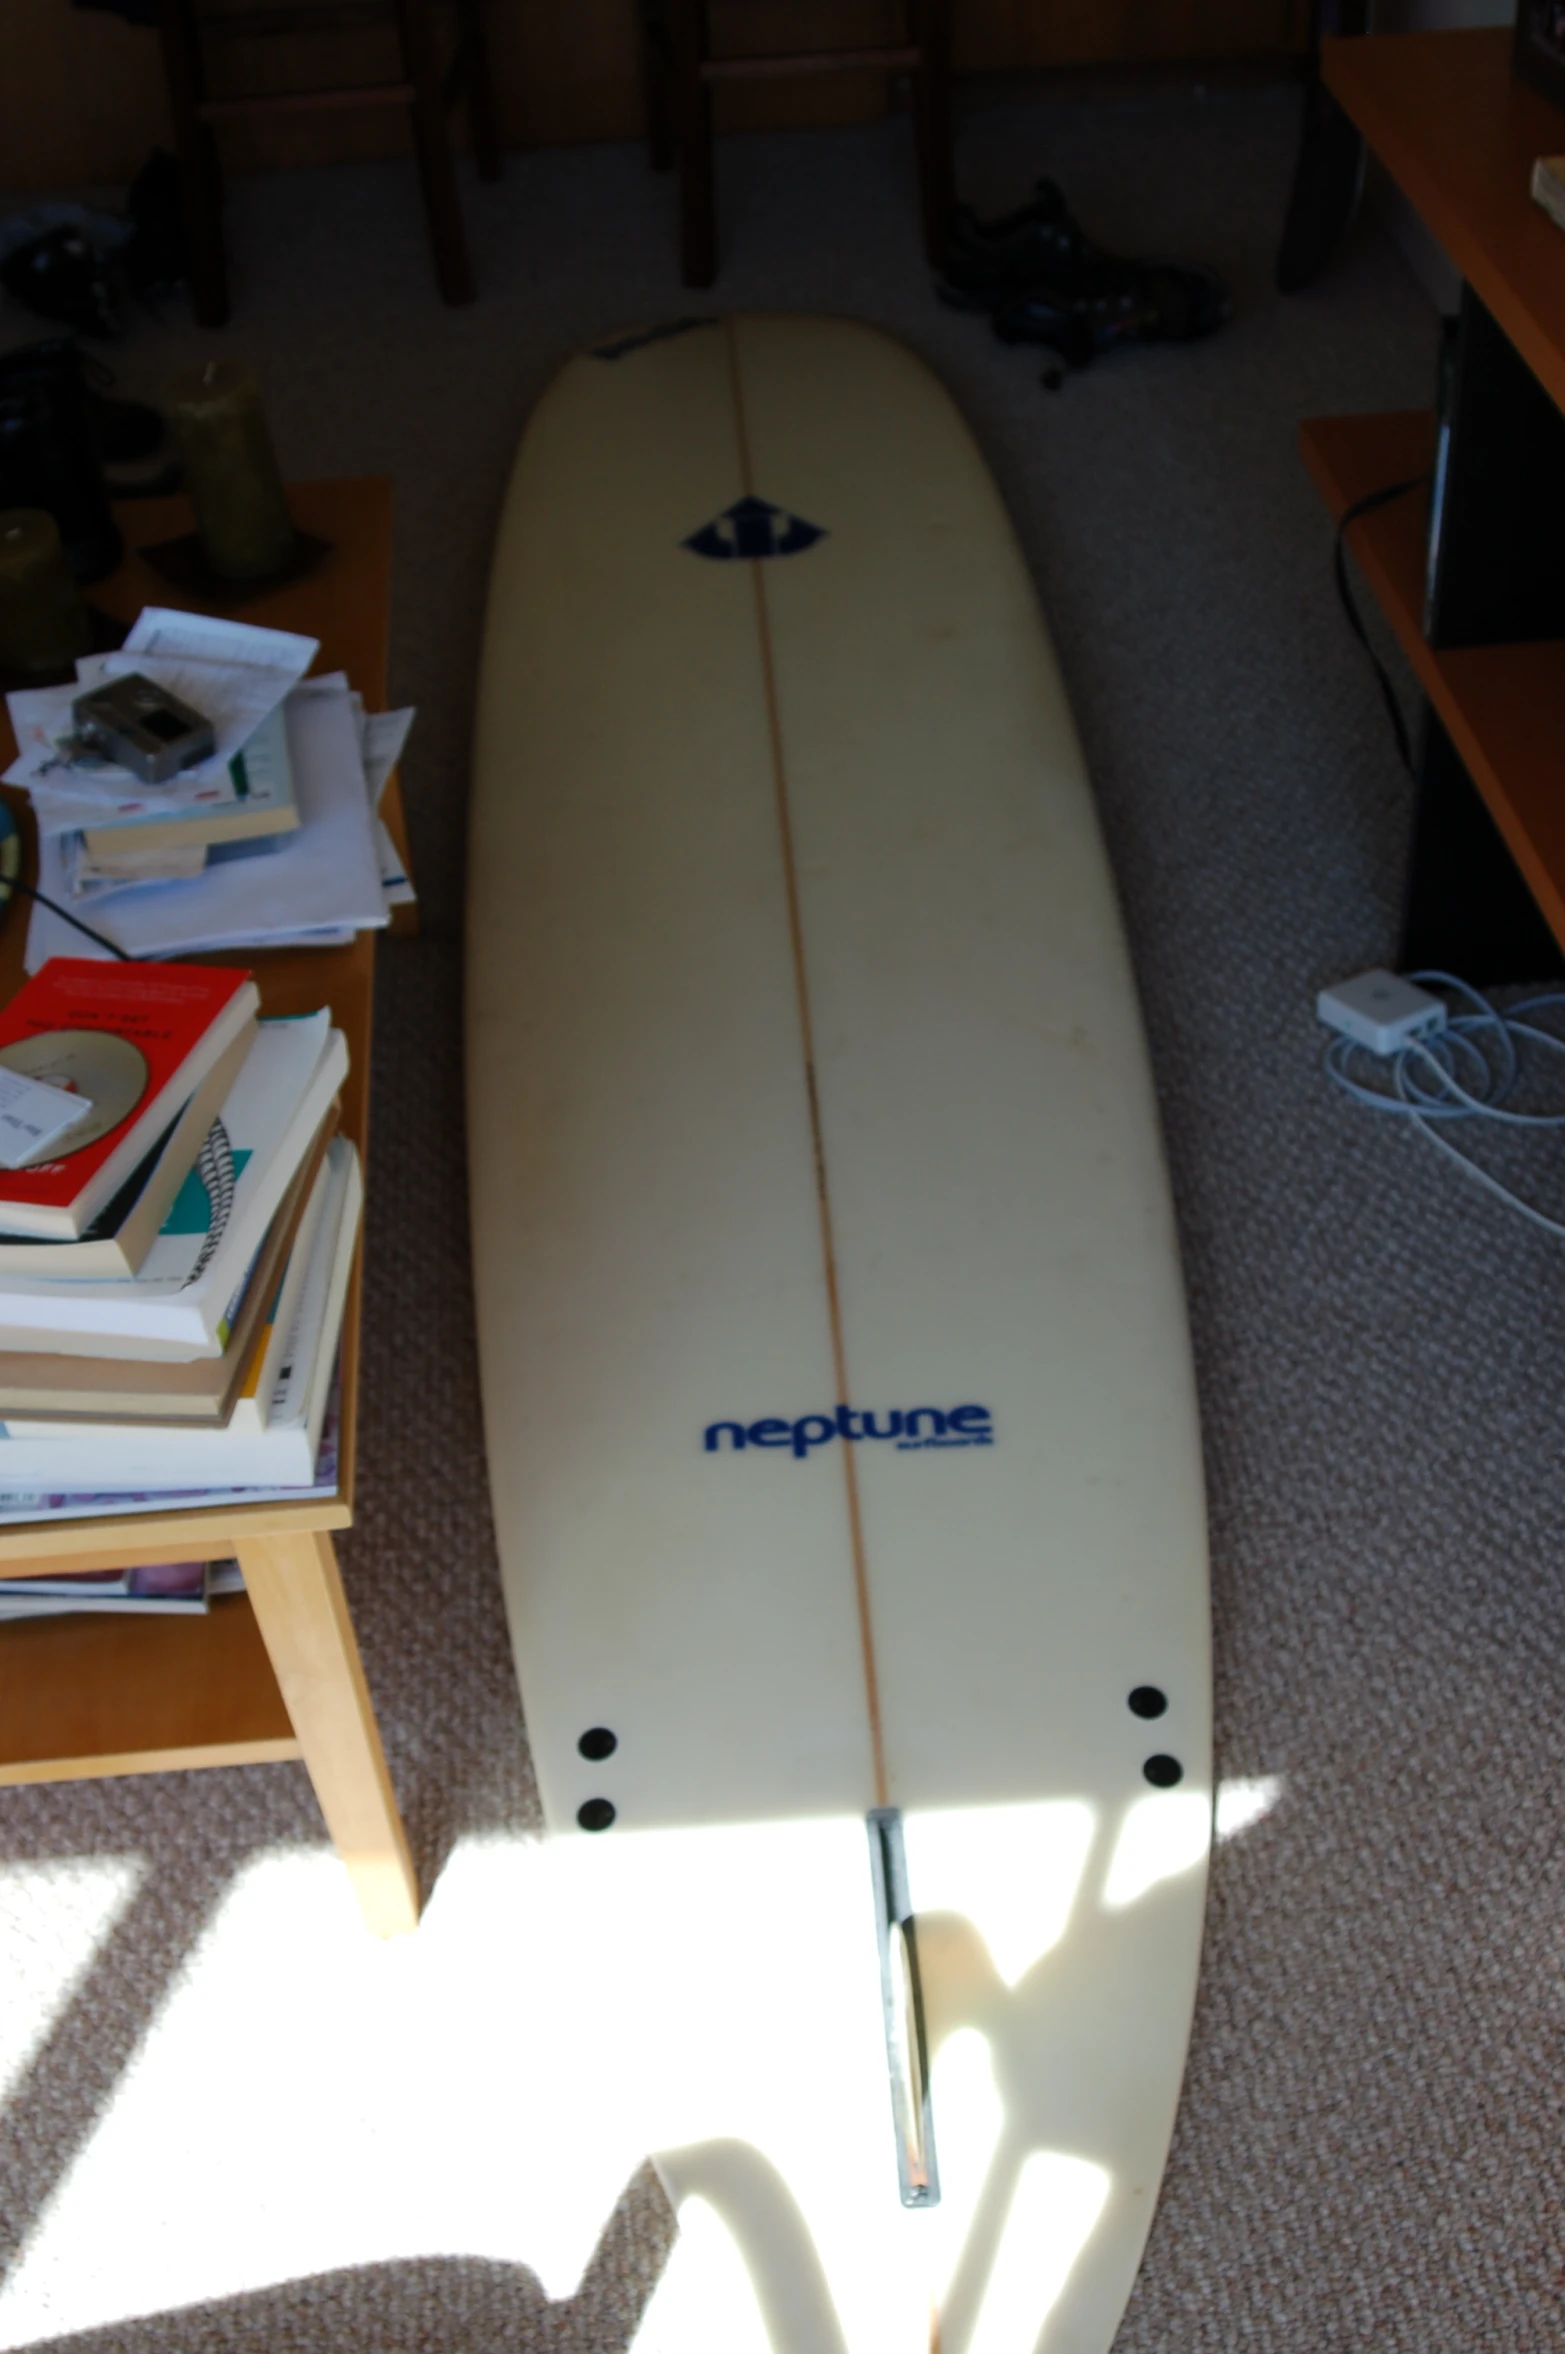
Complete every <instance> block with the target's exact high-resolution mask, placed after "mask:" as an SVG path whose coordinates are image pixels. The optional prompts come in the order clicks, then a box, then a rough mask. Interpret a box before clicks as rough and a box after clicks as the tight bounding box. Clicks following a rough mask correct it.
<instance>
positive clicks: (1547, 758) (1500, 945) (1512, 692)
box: [1301, 27, 1565, 979]
mask: <svg viewBox="0 0 1565 2354" xmlns="http://www.w3.org/2000/svg"><path fill="white" fill-rule="evenodd" d="M1510 42H1511V35H1510V32H1509V30H1508V29H1506V28H1505V27H1495V28H1487V27H1486V28H1480V29H1478V30H1476V31H1466V32H1454V33H1400V34H1385V35H1375V36H1371V37H1370V38H1368V39H1358V40H1332V41H1327V42H1326V43H1325V44H1324V45H1323V51H1322V71H1323V75H1324V79H1325V82H1326V86H1327V88H1328V89H1329V90H1330V91H1331V92H1332V94H1333V96H1334V97H1335V98H1336V99H1337V101H1338V103H1339V104H1340V105H1341V106H1342V107H1343V108H1344V110H1345V111H1346V112H1347V113H1348V114H1349V115H1350V116H1351V117H1352V119H1353V121H1354V122H1355V123H1356V124H1357V125H1358V128H1359V129H1360V130H1361V131H1362V132H1363V134H1364V136H1365V138H1366V140H1367V141H1368V142H1369V145H1370V146H1371V147H1372V148H1373V149H1374V151H1375V153H1376V155H1377V156H1379V158H1380V160H1381V162H1382V163H1383V164H1384V165H1385V167H1386V169H1387V171H1388V172H1390V174H1391V176H1392V177H1393V179H1394V180H1395V181H1396V182H1397V184H1398V186H1399V187H1400V188H1401V189H1402V191H1403V193H1404V195H1406V196H1407V198H1408V199H1409V201H1410V202H1411V203H1412V204H1413V205H1414V207H1415V208H1416V210H1417V211H1418V212H1419V214H1420V215H1421V216H1422V218H1423V220H1424V221H1425V223H1426V224H1427V226H1428V227H1429V229H1430V230H1431V231H1432V233H1433V234H1434V236H1435V237H1436V238H1437V239H1438V240H1439V242H1440V244H1441V245H1442V247H1443V248H1444V249H1445V251H1446V252H1447V253H1448V254H1449V255H1450V257H1451V260H1452V261H1453V262H1454V263H1455V265H1456V267H1457V268H1458V269H1459V270H1460V271H1461V273H1462V275H1463V277H1464V278H1465V280H1466V281H1467V284H1468V286H1469V287H1470V288H1471V290H1472V293H1473V294H1474V295H1476V297H1477V298H1478V300H1479V301H1480V302H1481V303H1482V304H1483V305H1484V307H1485V309H1486V310H1487V311H1488V312H1489V313H1490V315H1491V316H1492V317H1493V319H1494V320H1495V322H1496V323H1497V325H1498V326H1499V327H1500V328H1501V330H1502V331H1503V333H1504V335H1505V336H1506V338H1507V339H1508V340H1509V341H1510V342H1511V343H1512V344H1513V345H1514V346H1515V348H1516V350H1517V351H1518V352H1519V353H1520V354H1521V356H1522V357H1523V358H1524V359H1525V360H1526V362H1527V364H1528V366H1529V367H1530V368H1531V370H1532V372H1533V374H1534V375H1535V376H1536V377H1537V378H1538V380H1539V382H1540V383H1541V384H1542V385H1543V387H1544V389H1545V390H1546V391H1547V392H1548V393H1549V394H1550V396H1551V397H1552V399H1553V400H1554V401H1555V403H1556V404H1557V405H1558V406H1560V407H1561V408H1565V236H1562V234H1561V232H1560V231H1559V230H1558V229H1557V228H1556V227H1555V226H1554V224H1553V222H1552V221H1550V220H1549V219H1548V217H1547V216H1546V215H1545V214H1544V213H1543V211H1542V210H1541V209H1540V207H1539V206H1537V205H1536V204H1534V203H1533V201H1532V198H1531V196H1530V194H1529V192H1528V191H1529V182H1530V180H1531V176H1532V166H1533V160H1534V158H1535V157H1537V156H1539V155H1546V154H1558V153H1560V152H1561V151H1562V150H1565V114H1562V113H1561V111H1560V109H1559V108H1558V107H1555V106H1553V105H1551V104H1550V102H1549V101H1548V100H1547V99H1546V98H1543V97H1541V96H1540V95H1539V94H1538V92H1536V91H1535V90H1532V89H1530V88H1529V87H1528V85H1527V84H1526V83H1524V82H1521V81H1518V80H1517V79H1516V77H1515V76H1514V75H1513V74H1512V73H1511V70H1510ZM1434 373H1435V354H1434V347H1433V340H1432V339H1431V348H1430V378H1431V389H1433V379H1434ZM1301 439H1302V444H1303V452H1304V458H1305V462H1306V464H1307V465H1308V466H1309V468H1310V471H1311V473H1312V474H1313V476H1314V478H1315V480H1316V482H1317V484H1318V485H1319V487H1320V489H1321V491H1322V493H1323V495H1324V497H1325V499H1326V502H1327V504H1328V506H1329V507H1330V509H1331V511H1332V514H1333V515H1334V516H1336V517H1338V518H1340V517H1341V516H1342V515H1343V514H1344V513H1345V511H1346V510H1347V508H1348V507H1350V506H1351V505H1353V504H1354V503H1355V501H1357V500H1358V499H1360V498H1362V497H1364V496H1365V495H1366V494H1367V493H1369V492H1371V491H1373V490H1377V489H1380V488H1382V487H1384V486H1386V485H1388V484H1390V483H1393V482H1397V481H1403V480H1406V479H1408V478H1409V477H1411V476H1415V475H1418V474H1421V473H1423V472H1426V471H1427V470H1428V469H1429V468H1430V467H1431V465H1432V462H1433V457H1434V442H1435V425H1434V417H1433V414H1432V412H1418V411H1414V412H1410V413H1399V414H1392V415H1387V416H1361V417H1331V418H1317V419H1313V420H1311V421H1310V422H1309V423H1307V424H1306V425H1305V426H1304V427H1303V428H1302V434H1301ZM1428 503H1429V502H1428V492H1427V489H1420V490H1417V491H1413V492H1410V493H1408V494H1407V495H1406V496H1404V497H1403V498H1401V499H1399V500H1397V501H1396V502H1395V503H1394V504H1392V505H1389V506H1385V507H1382V508H1380V509H1378V510H1377V511H1376V512H1374V513H1372V514H1369V515H1366V516H1364V517H1363V518H1362V519H1361V520H1359V521H1358V522H1356V523H1354V524H1352V525H1350V526H1349V530H1348V546H1349V547H1350V549H1351V550H1352V552H1353V555H1354V557H1355V558H1356V560H1357V561H1358V564H1359V566H1360V568H1361V570H1362V572H1363V575H1364V578H1365V580H1366V582H1367V583H1368V585H1369V588H1370V590H1371V591H1372V593H1373V595H1374V596H1375V598H1376V599H1377V601H1378V602H1379V604H1380V606H1381V608H1382V610H1383V611H1384V612H1385V614H1386V617H1387V619H1388V620H1389V621H1390V623H1391V625H1392V627H1393V629H1394V630H1395V632H1396V635H1397V638H1398V640H1399V642H1400V644H1401V646H1402V650H1403V652H1404V653H1405V654H1406V656H1407V658H1408V660H1409V662H1410V663H1411V664H1412V666H1413V669H1414V672H1415V673H1416V675H1417V678H1418V682H1419V684H1420V686H1421V687H1422V689H1423V691H1424V693H1425V695H1426V697H1427V698H1428V705H1429V710H1430V712H1431V713H1432V714H1433V718H1434V720H1435V722H1436V723H1437V725H1436V727H1435V728H1434V729H1431V730H1426V740H1425V748H1424V753H1423V756H1422V760H1421V775H1420V799H1419V809H1418V815H1417V818H1416V820H1415V839H1414V853H1413V861H1412V868H1411V874H1410V886H1409V906H1408V924H1407V935H1406V938H1405V940H1404V961H1405V962H1409V963H1427V962H1435V963H1439V962H1445V961H1448V960H1454V965H1455V969H1457V970H1461V969H1462V965H1463V962H1464V961H1466V960H1465V959H1464V957H1463V956H1462V953H1461V945H1460V944H1461V943H1462V941H1463V939H1464V937H1465V938H1466V939H1468V940H1470V941H1471V942H1472V943H1473V953H1474V954H1475V955H1477V956H1479V957H1482V955H1483V953H1484V948H1483V946H1482V945H1480V944H1481V943H1493V944H1495V946H1496V947H1497V949H1498V950H1500V951H1501V952H1503V949H1504V946H1505V944H1506V941H1507V940H1510V941H1513V942H1514V943H1515V944H1516V961H1517V962H1518V963H1520V964H1522V965H1527V964H1528V963H1529V962H1531V963H1532V965H1533V967H1534V969H1532V970H1527V971H1523V972H1519V973H1517V974H1514V975H1507V974H1505V973H1503V972H1491V973H1490V974H1489V975H1488V976H1487V977H1489V978H1507V977H1511V978H1529V979H1530V978H1534V977H1537V976H1538V973H1540V972H1541V971H1542V970H1544V969H1546V966H1545V965H1543V964H1540V963H1539V962H1538V958H1539V955H1540V951H1541V954H1542V955H1543V956H1544V957H1548V956H1549V954H1550V953H1551V952H1550V946H1549V937H1548V936H1549V935H1552V939H1553V942H1554V943H1556V944H1558V946H1559V947H1561V948H1565V796H1562V794H1561V791H1560V758H1561V754H1560V746H1561V743H1562V742H1565V644H1562V643H1561V642H1560V641H1559V640H1557V639H1547V638H1534V639H1530V640H1528V641H1527V642H1525V643H1516V644H1508V645H1487V646H1457V647H1444V648H1442V649H1440V650H1438V651H1436V650H1435V649H1434V648H1432V647H1431V646H1430V645H1429V644H1428V642H1427V640H1426V639H1425V636H1424V630H1423V597H1424V549H1425V542H1426V538H1427V518H1428ZM1496 837H1497V839H1496ZM1501 844H1503V846H1504V847H1503V850H1502V849H1501V847H1500V845H1501ZM1518 875H1519V877H1520V881H1521V883H1522V884H1523V885H1525V892H1523V891H1522V890H1521V889H1519V888H1518V886H1517V882H1516V877H1517V876H1518ZM1464 901H1465V902H1467V903H1468V904H1470V905H1473V906H1481V907H1482V909H1483V910H1484V913H1483V914H1482V915H1481V916H1480V917H1476V918H1475V919H1474V920H1473V922H1472V925H1471V927H1470V928H1469V926H1468V925H1467V923H1466V921H1465V920H1464V919H1463V917H1462V915H1461V913H1460V909H1461V905H1462V903H1463V902H1464ZM1529 902H1530V903H1529ZM1534 908H1536V910H1537V911H1538V914H1541V916H1542V918H1543V924H1542V925H1539V924H1538V922H1537V917H1536V915H1535V914H1534V913H1533V910H1534ZM1544 926H1546V927H1547V932H1545V930H1544ZM1447 940H1450V941H1451V942H1452V943H1453V945H1452V946H1451V948H1450V949H1449V950H1444V943H1445V942H1446V941H1447ZM1436 947H1439V948H1440V949H1442V951H1444V952H1443V953H1435V954H1431V953H1430V950H1431V949H1432V948H1436ZM1474 977H1475V978H1479V979H1482V978H1484V977H1486V976H1485V975H1484V974H1483V973H1477V974H1475V975H1474Z"/></svg>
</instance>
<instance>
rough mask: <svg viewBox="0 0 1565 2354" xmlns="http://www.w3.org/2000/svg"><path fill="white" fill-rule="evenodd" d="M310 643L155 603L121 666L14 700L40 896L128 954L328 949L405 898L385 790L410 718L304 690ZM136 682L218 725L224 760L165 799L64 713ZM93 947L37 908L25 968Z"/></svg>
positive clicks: (341, 684)
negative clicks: (81, 743) (104, 754)
mask: <svg viewBox="0 0 1565 2354" xmlns="http://www.w3.org/2000/svg"><path fill="white" fill-rule="evenodd" d="M317 650H318V648H317V641H316V640H315V639H313V638H306V637H299V636H296V635H294V634H293V633H292V632H290V631H286V630H271V629H256V628H254V627H253V626H251V625H250V624H248V623H245V622H236V621H222V620H216V619H213V618H210V617H208V616H206V615H202V614H190V613H176V612H169V611H165V610H163V609H161V608H158V607H148V609H147V610H146V611H145V612H144V613H143V614H142V615H141V617H140V619H139V620H138V621H137V623H136V625H135V627H134V629H133V630H132V631H131V633H130V635H129V637H128V638H127V639H126V641H125V644H124V647H123V648H122V649H121V650H120V651H119V652H118V653H114V654H100V655H92V656H89V657H86V658H85V659H84V660H82V661H81V662H80V663H78V665H77V679H76V683H75V684H74V685H70V686H63V687H34V688H27V689H23V690H21V691H19V692H17V693H14V694H12V695H10V696H8V698H7V701H8V704H9V707H10V713H11V719H12V724H13V726H14V727H15V730H16V739H17V744H18V747H19V752H18V757H17V759H16V760H15V761H14V762H13V764H12V765H11V767H10V768H9V769H8V770H7V771H6V772H5V782H6V783H7V784H15V785H21V786H23V787H24V788H25V789H26V791H27V793H28V794H29V796H30V797H31V800H32V804H33V809H34V812H35V814H36V816H37V820H38V832H39V872H38V889H39V890H40V892H41V893H42V894H43V895H44V897H45V898H46V899H52V900H54V901H56V902H57V903H58V905H59V906H60V907H61V908H64V909H68V910H70V911H71V913H72V914H74V915H76V916H78V917H79V918H80V920H81V922H82V923H84V924H87V925H88V926H90V928H91V931H92V932H94V933H98V934H101V935H102V936H103V938H104V939H106V940H110V941H112V942H114V944H115V945H116V946H117V947H118V948H120V949H122V950H124V951H125V952H126V953H128V954H129V955H131V956H137V957H143V956H158V957H170V956H181V955H192V954H197V953H200V952H202V951H214V950H218V949H225V948H259V947H285V946H291V945H295V944H304V943H309V944H313V945H321V946H325V945H329V944H331V943H334V942H341V941H345V940H348V939H350V938H351V937H352V935H353V934H354V933H355V932H357V931H363V930H366V929H370V928H373V927H376V926H379V925H383V924H384V923H385V922H386V921H387V918H388V913H389V910H390V908H391V907H393V906H395V905H397V904H398V903H399V902H401V901H404V900H409V899H411V898H412V896H413V893H412V889H411V886H410V885H409V883H408V880H407V877H406V875H405V874H404V872H403V869H402V865H401V861H400V859H399V858H398V856H397V852H396V849H395V847H394V845H393V844H392V841H391V838H390V835H389V833H388V832H387V829H386V827H385V826H384V824H383V823H382V821H381V820H380V817H379V815H378V802H379V798H380V794H381V792H382V791H383V789H384V787H385V783H386V780H387V778H388V777H389V775H390V773H391V770H392V768H393V767H394V766H395V764H396V761H397V759H398V757H399V756H400V754H401V750H402V747H403V745H404V743H405V742H406V740H407V733H408V729H409V727H410V726H411V724H412V720H413V714H412V712H411V711H396V712H385V713H376V714H373V715H370V714H366V712H365V710H364V707H363V704H362V702H361V701H360V699H359V697H358V696H357V695H356V694H354V693H353V691H352V689H351V688H350V686H349V684H348V681H347V679H346V678H345V677H344V676H343V675H342V673H340V672H337V673H334V674H331V675H329V676H326V677H323V678H306V676H305V672H306V671H307V670H308V668H309V665H310V663H311V662H312V661H313V659H314V657H315V654H316V652H317ZM130 672H138V673H140V674H141V675H142V676H144V677H147V678H150V679H152V680H153V681H154V682H155V683H156V684H158V685H160V686H164V687H167V688H168V689H170V690H171V691H172V692H173V693H174V694H176V695H178V696H179V697H180V698H181V699H182V700H183V701H184V702H186V703H189V704H190V705H192V706H193V707H194V709H196V710H197V711H199V712H200V713H201V714H202V715H203V717H205V718H207V719H208V720H210V721H211V723H212V726H213V730H214V734H215V736H216V749H215V751H214V752H213V753H212V754H211V756H210V757H209V758H207V759H206V760H204V761H202V762H200V763H198V764H197V765H196V766H194V767H192V768H188V769H184V770H182V771H181V772H180V773H179V774H178V775H177V776H176V777H174V778H172V779H170V781H169V782H168V783H167V784H163V785H146V784H142V783H141V782H140V781H139V780H138V779H136V778H135V777H133V776H131V775H130V774H129V772H128V771H126V770H123V769H117V768H114V767H112V766H109V765H107V764H105V763H102V762H97V761H93V760H90V759H88V758H85V757H84V756H83V755H82V754H81V753H80V752H79V750H78V749H77V748H76V747H75V745H74V743H73V735H74V726H73V720H72V714H71V705H72V703H73V701H74V700H75V698H76V696H77V695H79V694H80V693H81V692H82V690H83V688H84V687H86V686H91V685H96V684H98V683H99V682H100V681H101V680H103V679H105V678H111V677H117V676H124V675H126V674H127V673H130ZM93 953H97V954H100V955H106V954H108V953H109V951H108V950H107V949H103V948H99V949H97V950H96V951H95V950H94V946H93V943H92V942H91V940H89V939H87V938H85V937H84V935H83V934H82V932H81V931H79V930H77V929H76V928H75V926H74V925H72V924H71V923H69V922H68V921H67V920H66V919H65V917H64V916H62V915H59V914H56V913H54V912H52V911H51V910H50V909H49V908H48V907H46V906H43V905H39V904H36V903H35V905H34V908H33V913H32V919H31V922H30V925H29V929H28V940H27V967H28V970H29V971H30V972H31V971H36V969H37V968H38V966H39V965H41V964H42V963H44V961H45V960H46V959H47V958H49V957H51V956H82V955H90V954H93Z"/></svg>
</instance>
